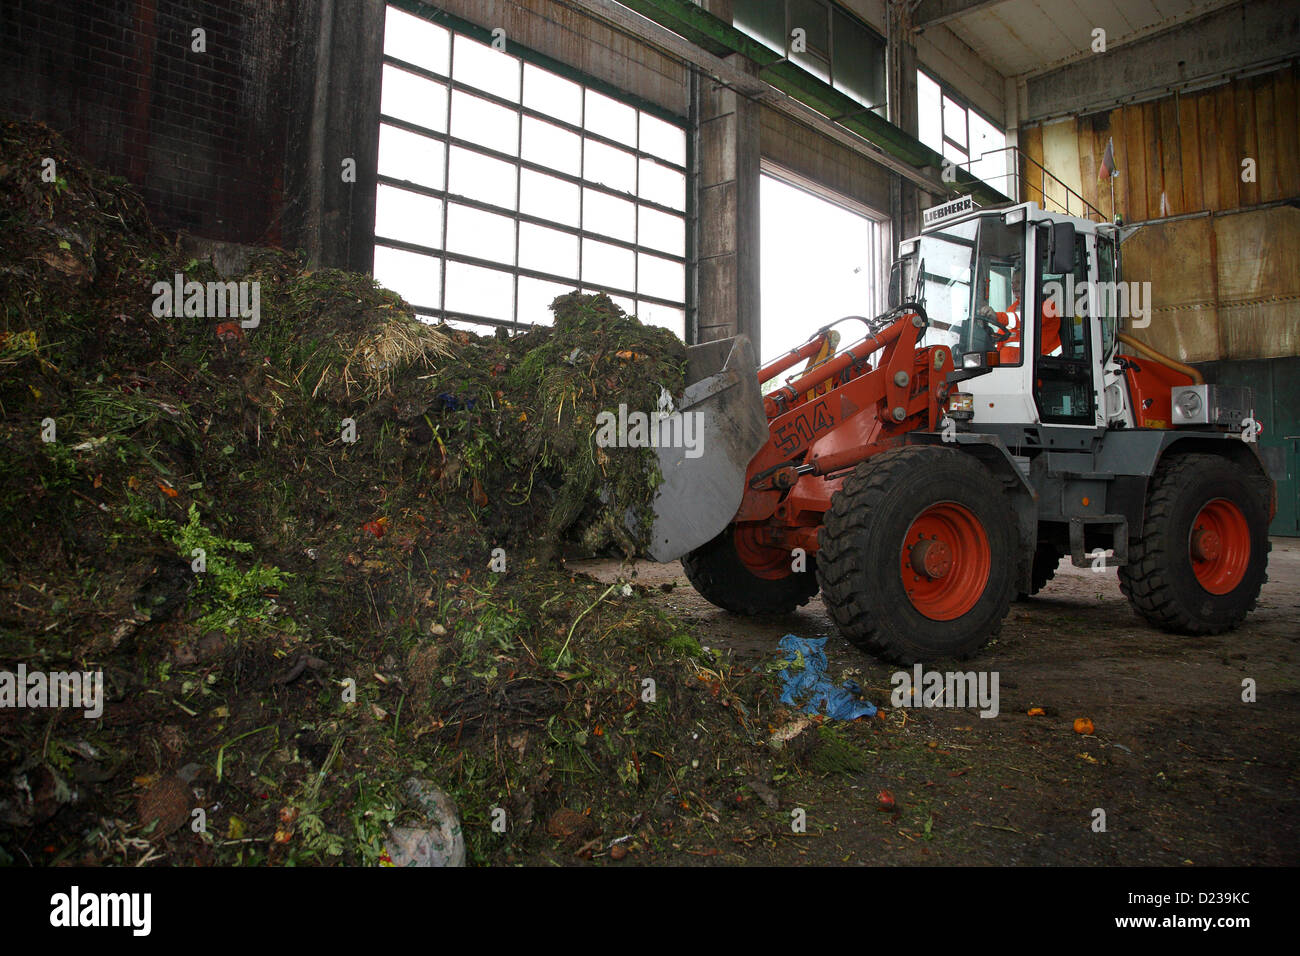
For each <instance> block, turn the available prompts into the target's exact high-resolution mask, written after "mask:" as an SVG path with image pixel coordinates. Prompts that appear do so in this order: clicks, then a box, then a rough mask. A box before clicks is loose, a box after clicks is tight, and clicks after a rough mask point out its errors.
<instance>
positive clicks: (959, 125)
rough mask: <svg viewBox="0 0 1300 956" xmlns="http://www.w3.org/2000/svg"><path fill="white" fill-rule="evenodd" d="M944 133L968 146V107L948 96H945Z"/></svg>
mask: <svg viewBox="0 0 1300 956" xmlns="http://www.w3.org/2000/svg"><path fill="white" fill-rule="evenodd" d="M943 135H944V136H947V137H948V138H949V139H950V140H952V141H953V142H954V143H956V144H957V145H958V146H960V147H962V149H965V148H966V108H965V107H964V106H962V105H961V104H960V103H958V102H957V101H956V100H954V99H950V98H949V97H947V96H945V97H944V98H943Z"/></svg>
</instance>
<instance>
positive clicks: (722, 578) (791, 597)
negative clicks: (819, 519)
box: [682, 525, 817, 615]
mask: <svg viewBox="0 0 1300 956" xmlns="http://www.w3.org/2000/svg"><path fill="white" fill-rule="evenodd" d="M735 530H736V526H735V525H727V527H726V529H725V530H724V531H723V532H722V533H721V534H719V535H718V536H717V537H716V538H714V539H713V540H712V541H710V542H709V543H708V544H705V545H701V546H700V547H698V548H696V549H695V550H694V551H692V552H690V553H689V554H687V555H686V556H685V557H683V558H682V569H683V570H684V571H685V572H686V578H687V580H689V581H690V582H691V586H692V587H693V588H695V590H696V591H698V592H700V596H701V597H703V598H704V599H705V600H706V601H708V602H709V603H710V604H713V605H715V606H717V607H720V608H722V609H723V610H724V611H731V612H732V613H733V614H745V615H753V614H789V613H790V612H791V611H793V610H795V609H796V608H800V607H803V606H804V605H805V604H807V603H808V601H809V600H811V599H812V596H813V595H814V594H816V593H817V575H816V573H815V571H816V567H817V562H816V560H815V558H814V557H813V556H812V555H809V556H808V559H807V560H808V566H807V569H806V570H803V571H792V572H791V573H790V574H789V575H788V576H787V577H784V578H762V577H759V576H758V575H757V574H755V573H754V572H753V571H751V570H749V568H747V567H745V565H744V564H743V563H742V562H741V560H740V557H739V555H737V554H736V545H735V541H734V534H735Z"/></svg>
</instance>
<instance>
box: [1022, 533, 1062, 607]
mask: <svg viewBox="0 0 1300 956" xmlns="http://www.w3.org/2000/svg"><path fill="white" fill-rule="evenodd" d="M1064 555H1065V552H1063V551H1062V550H1061V549H1060V548H1058V547H1057V546H1056V545H1054V544H1050V543H1048V542H1046V541H1040V542H1039V543H1038V547H1037V548H1036V549H1035V550H1034V564H1033V567H1032V568H1030V569H1029V576H1030V579H1031V581H1030V585H1029V590H1028V591H1020V592H1019V593H1017V594H1016V600H1017V601H1024V600H1027V599H1028V598H1031V597H1033V596H1034V595H1035V594H1037V593H1038V592H1039V591H1041V590H1042V589H1043V588H1045V587H1047V582H1048V581H1050V580H1052V578H1054V577H1056V569H1057V566H1059V565H1060V563H1061V558H1062V557H1064Z"/></svg>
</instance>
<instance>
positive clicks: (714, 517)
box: [647, 335, 768, 561]
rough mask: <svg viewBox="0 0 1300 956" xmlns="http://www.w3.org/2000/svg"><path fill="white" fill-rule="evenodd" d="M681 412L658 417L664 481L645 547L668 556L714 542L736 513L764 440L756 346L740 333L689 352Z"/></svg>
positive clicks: (658, 555)
mask: <svg viewBox="0 0 1300 956" xmlns="http://www.w3.org/2000/svg"><path fill="white" fill-rule="evenodd" d="M686 381H687V382H688V384H687V386H686V390H685V391H684V392H683V394H682V396H681V398H680V400H677V401H675V405H676V410H677V411H678V412H680V413H681V415H680V417H676V416H674V417H670V418H668V419H665V420H661V421H660V422H659V426H658V427H659V441H658V444H657V448H656V451H657V453H658V456H659V470H660V472H662V474H663V483H662V484H661V485H660V486H659V488H658V490H657V491H656V493H655V498H654V502H653V508H654V526H653V528H652V529H651V534H650V541H649V544H648V545H647V550H648V552H649V555H650V557H652V558H653V559H654V560H656V561H672V560H673V559H675V558H679V557H681V556H682V555H683V554H686V553H687V552H688V551H693V550H694V549H695V548H698V547H699V546H700V545H702V544H705V543H707V542H709V541H711V540H712V539H713V538H714V537H716V536H717V535H718V533H719V532H721V531H722V530H723V529H724V528H725V527H726V526H727V525H728V524H729V523H730V522H731V519H732V518H733V517H734V516H735V514H736V511H737V510H739V508H740V500H741V498H742V497H743V496H744V492H745V473H746V471H747V470H748V469H749V463H750V461H751V460H752V459H753V457H754V456H755V455H756V454H758V451H759V449H760V448H762V447H763V444H764V442H766V441H767V439H768V430H767V416H766V415H765V414H764V412H763V396H762V394H761V393H760V391H759V387H758V364H757V362H756V361H755V355H754V347H753V346H752V345H751V344H750V341H749V339H748V338H747V337H746V336H743V335H737V336H736V337H734V338H730V339H723V340H721V341H718V342H709V343H707V344H705V345H695V346H692V347H691V348H689V349H688V350H687V373H686Z"/></svg>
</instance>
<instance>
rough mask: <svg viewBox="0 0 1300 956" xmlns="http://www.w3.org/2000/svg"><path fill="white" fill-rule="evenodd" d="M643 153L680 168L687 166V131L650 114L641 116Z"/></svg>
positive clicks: (640, 145) (640, 144) (640, 146)
mask: <svg viewBox="0 0 1300 956" xmlns="http://www.w3.org/2000/svg"><path fill="white" fill-rule="evenodd" d="M638 148H639V149H640V150H641V152H643V153H653V154H654V155H655V156H660V157H662V158H664V159H666V160H668V162H670V163H676V164H677V165H678V166H685V165H686V130H684V129H682V128H681V127H679V126H674V125H673V124H672V123H665V122H664V121H663V120H661V119H659V117H657V116H651V115H650V114H649V113H642V114H641V142H640V143H639V144H638Z"/></svg>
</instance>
